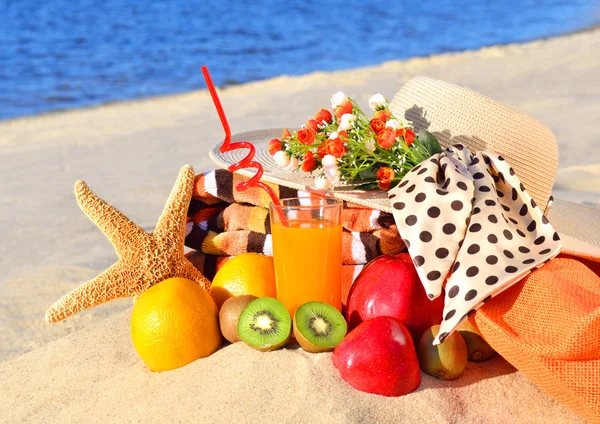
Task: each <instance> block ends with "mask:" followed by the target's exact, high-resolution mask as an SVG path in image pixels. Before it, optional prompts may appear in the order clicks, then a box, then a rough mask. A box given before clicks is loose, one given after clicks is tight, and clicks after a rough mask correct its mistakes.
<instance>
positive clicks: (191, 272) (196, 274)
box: [182, 259, 211, 292]
mask: <svg viewBox="0 0 600 424" xmlns="http://www.w3.org/2000/svg"><path fill="white" fill-rule="evenodd" d="M184 261H185V262H184V266H183V270H182V277H184V278H187V279H188V280H192V281H195V282H196V283H198V284H200V287H202V288H203V289H204V290H206V291H207V292H208V291H210V285H211V282H210V281H209V280H208V279H207V278H206V277H205V276H204V275H202V273H201V272H200V271H199V270H198V268H196V267H195V266H194V265H192V263H191V262H190V261H188V260H187V259H184Z"/></svg>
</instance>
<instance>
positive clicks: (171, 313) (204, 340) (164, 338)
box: [131, 278, 221, 371]
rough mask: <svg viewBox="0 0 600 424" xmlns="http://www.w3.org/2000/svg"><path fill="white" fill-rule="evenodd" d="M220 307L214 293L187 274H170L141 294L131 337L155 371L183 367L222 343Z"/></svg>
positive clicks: (144, 359)
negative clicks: (213, 298) (179, 275)
mask: <svg viewBox="0 0 600 424" xmlns="http://www.w3.org/2000/svg"><path fill="white" fill-rule="evenodd" d="M218 316H219V311H218V309H217V306H216V305H215V302H214V301H213V300H212V298H211V297H210V295H209V294H208V293H207V292H206V291H205V290H203V289H202V288H201V287H200V286H199V285H198V284H196V283H195V282H193V281H191V280H188V279H186V278H169V279H168V280H164V281H161V282H160V283H158V284H156V285H154V286H152V287H150V288H149V289H148V290H146V291H145V292H144V293H142V295H141V296H140V297H139V299H138V300H137V302H136V303H135V305H134V307H133V312H132V314H131V339H132V340H133V346H134V347H135V350H136V351H137V353H138V355H140V357H141V358H142V360H143V361H144V363H145V364H146V365H147V366H148V368H150V369H151V370H152V371H167V370H172V369H175V368H179V367H182V366H184V365H187V364H189V363H190V362H193V361H195V360H196V359H198V358H203V357H205V356H208V355H210V354H211V353H213V352H214V351H216V350H217V349H218V348H219V346H221V333H220V331H219V323H218Z"/></svg>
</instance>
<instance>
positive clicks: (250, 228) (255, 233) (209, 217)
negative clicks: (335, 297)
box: [186, 169, 405, 265]
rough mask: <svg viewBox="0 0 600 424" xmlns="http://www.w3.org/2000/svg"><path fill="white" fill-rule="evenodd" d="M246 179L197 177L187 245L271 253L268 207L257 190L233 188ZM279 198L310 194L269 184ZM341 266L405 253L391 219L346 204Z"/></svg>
mask: <svg viewBox="0 0 600 424" xmlns="http://www.w3.org/2000/svg"><path fill="white" fill-rule="evenodd" d="M245 180H246V178H245V177H242V176H240V175H237V174H231V173H230V172H228V171H226V170H220V169H219V170H214V171H208V172H205V173H203V174H200V175H197V176H196V180H195V183H194V191H193V195H192V201H191V203H190V208H189V211H188V222H187V229H186V246H188V247H190V248H192V249H195V250H197V251H199V252H200V253H202V254H205V255H212V256H234V255H238V254H240V253H245V252H256V253H263V254H265V255H272V254H273V245H272V239H271V228H270V224H269V211H268V204H269V203H270V201H271V199H270V198H269V196H268V195H267V194H266V193H265V192H264V190H261V189H258V188H250V189H248V190H246V191H243V192H238V191H236V190H235V186H236V185H237V184H238V183H240V182H243V181H245ZM269 185H270V186H271V187H272V188H273V190H274V191H275V193H276V194H277V195H278V196H279V197H280V198H286V197H310V196H311V195H312V196H314V194H311V193H309V192H306V191H302V190H296V189H291V188H287V187H283V186H278V185H275V184H269ZM342 226H343V227H344V232H343V237H342V250H343V252H342V263H343V264H344V265H363V264H366V263H368V262H369V261H371V260H372V259H375V258H376V257H377V256H380V255H383V254H394V253H399V252H401V251H403V250H404V249H405V245H404V242H403V241H402V239H401V237H400V234H399V233H398V229H397V227H396V225H395V223H394V219H393V216H392V215H391V214H388V213H385V212H380V211H376V210H373V209H368V208H365V207H362V206H359V205H354V204H351V203H347V202H346V203H344V209H343V213H342Z"/></svg>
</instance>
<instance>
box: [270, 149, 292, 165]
mask: <svg viewBox="0 0 600 424" xmlns="http://www.w3.org/2000/svg"><path fill="white" fill-rule="evenodd" d="M273 160H274V161H275V163H276V164H277V166H279V167H280V168H285V167H286V166H288V165H289V164H290V155H288V154H287V153H286V152H284V151H283V150H280V151H278V152H276V153H275V154H274V155H273Z"/></svg>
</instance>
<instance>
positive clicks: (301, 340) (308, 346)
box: [293, 302, 347, 353]
mask: <svg viewBox="0 0 600 424" xmlns="http://www.w3.org/2000/svg"><path fill="white" fill-rule="evenodd" d="M313 304H314V305H316V306H319V305H320V307H323V305H327V306H329V305H328V304H324V303H322V302H308V303H305V304H304V305H302V306H301V307H300V308H298V309H296V312H295V313H294V323H293V329H294V331H293V333H294V337H295V338H296V341H297V342H298V344H299V345H300V346H301V347H302V349H304V350H305V351H307V352H310V353H321V352H331V351H332V350H333V349H334V348H335V346H336V345H337V343H336V344H335V345H330V346H319V345H317V344H315V343H312V342H311V341H310V340H308V339H307V338H306V337H305V336H304V335H303V334H302V332H301V331H300V329H299V328H298V325H297V323H298V311H299V310H300V311H302V310H303V309H304V308H306V307H310V306H311V305H313ZM327 306H325V308H326V309H327V310H328V311H331V313H332V314H336V313H337V314H339V317H338V319H340V320H341V321H339V322H342V323H343V329H344V334H343V335H342V336H341V337H340V340H339V341H338V343H339V342H341V341H342V339H343V338H344V337H345V336H346V331H347V324H346V320H345V319H344V316H343V315H342V314H341V313H340V312H339V311H338V310H337V309H335V308H334V307H333V306H331V307H330V308H329V307H327ZM301 313H302V312H301ZM337 314H336V315H337ZM333 319H336V318H333V317H332V318H330V319H329V320H330V321H331V320H333Z"/></svg>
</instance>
